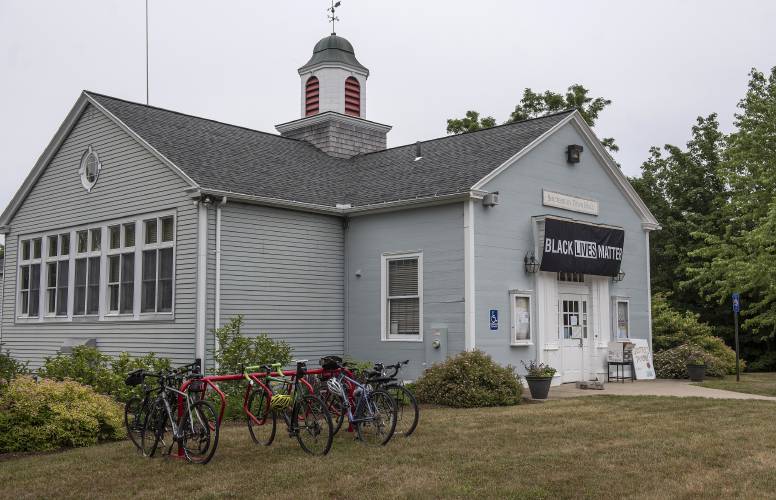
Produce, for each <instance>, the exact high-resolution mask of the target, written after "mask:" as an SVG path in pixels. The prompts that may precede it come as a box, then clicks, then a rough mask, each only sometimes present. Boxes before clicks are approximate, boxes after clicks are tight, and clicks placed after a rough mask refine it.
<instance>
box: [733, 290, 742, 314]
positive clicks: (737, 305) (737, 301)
mask: <svg viewBox="0 0 776 500" xmlns="http://www.w3.org/2000/svg"><path fill="white" fill-rule="evenodd" d="M740 310H741V294H739V293H738V292H736V293H734V294H733V312H735V313H737V312H739V311H740Z"/></svg>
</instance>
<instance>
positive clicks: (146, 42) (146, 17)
mask: <svg viewBox="0 0 776 500" xmlns="http://www.w3.org/2000/svg"><path fill="white" fill-rule="evenodd" d="M145 45H146V54H145V55H146V105H147V104H149V100H148V0H145Z"/></svg>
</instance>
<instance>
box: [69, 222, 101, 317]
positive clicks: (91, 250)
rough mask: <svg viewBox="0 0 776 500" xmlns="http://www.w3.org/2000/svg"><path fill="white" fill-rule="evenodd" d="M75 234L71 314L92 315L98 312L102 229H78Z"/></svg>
mask: <svg viewBox="0 0 776 500" xmlns="http://www.w3.org/2000/svg"><path fill="white" fill-rule="evenodd" d="M76 235H77V237H76V240H77V241H78V248H77V249H76V256H75V290H74V294H73V314H74V315H75V316H86V315H89V316H93V315H96V314H99V313H100V264H101V262H100V258H101V249H102V229H101V228H94V229H89V230H83V231H78V232H77V233H76ZM81 243H83V245H82V244H81Z"/></svg>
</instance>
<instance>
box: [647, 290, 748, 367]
mask: <svg viewBox="0 0 776 500" xmlns="http://www.w3.org/2000/svg"><path fill="white" fill-rule="evenodd" d="M698 318H699V316H698V315H697V314H693V313H692V312H689V311H685V312H684V313H681V312H679V311H677V310H676V309H674V308H672V307H671V305H670V304H669V303H668V299H667V297H666V296H665V295H664V294H655V295H654V296H653V297H652V348H653V349H654V352H655V356H654V357H655V370H656V373H657V376H658V377H660V378H683V377H687V370H686V369H685V368H681V369H680V368H676V369H675V368H674V366H675V365H676V363H679V361H678V359H679V358H682V357H683V356H684V357H685V358H686V356H689V355H690V354H692V352H695V351H692V352H691V351H689V350H688V349H686V348H682V349H678V350H676V351H674V349H677V348H679V347H682V346H687V345H689V346H693V347H694V348H696V351H697V349H700V350H701V352H702V353H703V354H704V355H705V356H706V357H707V363H706V364H707V367H706V373H707V374H709V375H711V376H715V377H716V376H722V375H726V374H732V373H735V372H736V353H735V351H734V350H733V349H731V348H730V347H728V345H727V344H725V342H724V341H723V340H722V339H720V338H719V337H716V336H714V333H713V332H714V330H713V328H712V327H711V326H709V325H708V324H706V323H703V322H701V321H699V319H698ZM665 351H672V352H671V353H669V354H666V355H664V356H660V354H661V353H662V352H665ZM658 360H660V361H658ZM685 360H686V359H685ZM661 363H662V364H663V367H661V366H660V364H661ZM741 363H742V365H741V369H742V370H743V367H744V362H743V361H741ZM676 366H678V365H676ZM682 370H683V371H682ZM661 372H662V373H666V374H670V376H665V377H664V376H663V375H661ZM679 373H683V375H680V374H679Z"/></svg>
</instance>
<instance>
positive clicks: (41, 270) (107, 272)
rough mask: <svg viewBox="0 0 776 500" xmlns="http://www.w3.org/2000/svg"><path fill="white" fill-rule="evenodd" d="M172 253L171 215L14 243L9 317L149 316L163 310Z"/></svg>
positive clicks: (168, 303) (168, 305)
mask: <svg viewBox="0 0 776 500" xmlns="http://www.w3.org/2000/svg"><path fill="white" fill-rule="evenodd" d="M174 255H175V218H174V216H173V215H160V216H154V217H144V218H142V219H139V220H124V221H116V222H115V223H110V222H109V223H107V224H104V225H95V226H92V227H85V228H75V229H71V230H67V231H61V230H60V231H52V232H50V233H47V234H43V235H41V236H35V237H28V238H22V239H20V241H19V253H18V261H19V262H18V280H17V283H18V285H17V290H18V299H17V315H18V317H19V318H22V319H23V318H40V319H41V320H46V319H47V318H52V319H53V318H54V317H58V318H57V320H60V319H59V317H64V318H69V319H72V318H74V317H80V318H82V319H83V318H93V319H103V318H105V319H110V318H109V317H110V316H119V317H120V318H124V317H126V316H130V317H131V318H133V319H144V318H147V319H153V318H155V316H154V315H156V314H158V313H162V314H165V313H171V312H172V311H173V296H174V290H173V289H174V281H173V280H174V276H175V269H174ZM138 266H140V267H138ZM41 311H42V312H43V314H41Z"/></svg>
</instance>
